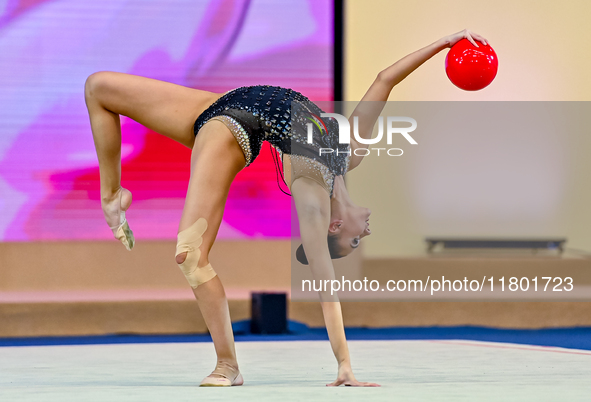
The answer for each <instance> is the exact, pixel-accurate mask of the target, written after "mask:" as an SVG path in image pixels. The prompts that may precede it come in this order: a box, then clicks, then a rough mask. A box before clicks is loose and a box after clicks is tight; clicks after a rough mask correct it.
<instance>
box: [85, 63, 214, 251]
mask: <svg viewBox="0 0 591 402" xmlns="http://www.w3.org/2000/svg"><path fill="white" fill-rule="evenodd" d="M84 94H85V99H86V106H87V108H88V114H89V117H90V125H91V129H92V135H93V138H94V144H95V147H96V152H97V156H98V160H99V169H100V180H101V206H102V208H103V212H104V215H105V219H106V221H107V223H108V224H109V226H110V227H111V229H112V230H113V234H114V235H115V237H117V238H118V239H119V240H121V241H122V243H123V244H124V245H125V246H126V247H127V248H128V249H130V248H131V247H133V235H132V234H131V230H128V229H129V228H128V225H127V222H126V221H125V211H126V210H127V209H128V208H129V206H130V205H131V192H129V191H128V190H126V189H124V188H122V187H121V126H120V119H119V115H124V116H127V117H129V118H131V119H133V120H135V121H137V122H138V123H140V124H142V125H143V126H145V127H147V128H149V129H151V130H153V131H156V132H157V133H160V134H162V135H164V136H166V137H168V138H171V139H173V140H175V141H177V142H180V143H181V144H183V145H185V146H187V147H189V148H192V147H193V142H194V140H195V135H194V133H193V124H194V122H195V120H196V119H197V117H198V116H199V115H200V114H201V112H203V110H205V108H207V107H208V106H209V105H210V104H211V103H213V101H214V100H215V99H217V98H218V97H219V94H215V93H212V92H207V91H199V90H196V89H192V88H186V87H183V86H180V85H175V84H171V83H168V82H163V81H158V80H154V79H150V78H145V77H139V76H136V75H131V74H124V73H116V72H109V71H101V72H98V73H94V74H92V75H91V76H89V77H88V79H87V80H86V84H85V88H84Z"/></svg>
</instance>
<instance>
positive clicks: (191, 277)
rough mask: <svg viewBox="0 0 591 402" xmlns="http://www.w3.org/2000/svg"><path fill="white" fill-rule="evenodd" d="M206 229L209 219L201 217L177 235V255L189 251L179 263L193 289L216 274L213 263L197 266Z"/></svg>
mask: <svg viewBox="0 0 591 402" xmlns="http://www.w3.org/2000/svg"><path fill="white" fill-rule="evenodd" d="M206 230H207V221H206V220H205V219H204V218H199V219H198V220H197V222H195V223H194V224H193V225H192V226H190V227H189V228H187V229H185V230H183V231H181V232H180V233H179V234H178V237H177V244H176V255H179V254H181V253H187V257H186V258H185V261H184V262H183V263H182V264H177V265H178V266H179V268H180V269H181V271H183V274H185V277H186V278H187V281H189V285H191V287H192V288H193V289H194V288H196V287H197V286H199V285H201V284H202V283H205V282H207V281H209V280H211V279H213V277H214V276H216V273H215V271H214V270H213V268H212V267H211V264H207V265H206V266H204V267H198V266H197V265H198V264H199V258H200V257H201V250H199V247H200V246H201V243H203V234H204V233H205V231H206Z"/></svg>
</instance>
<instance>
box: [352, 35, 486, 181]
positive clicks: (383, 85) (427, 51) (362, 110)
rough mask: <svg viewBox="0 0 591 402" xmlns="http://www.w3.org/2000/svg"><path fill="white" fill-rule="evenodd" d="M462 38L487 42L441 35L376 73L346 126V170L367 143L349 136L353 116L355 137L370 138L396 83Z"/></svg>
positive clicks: (358, 159)
mask: <svg viewBox="0 0 591 402" xmlns="http://www.w3.org/2000/svg"><path fill="white" fill-rule="evenodd" d="M463 38H467V39H468V40H469V41H470V42H472V44H474V45H475V46H476V47H478V44H477V43H476V42H475V39H476V40H478V41H480V42H482V43H484V44H485V45H486V43H487V41H486V39H484V38H483V37H482V36H480V35H478V34H476V33H474V32H471V31H469V30H467V29H464V30H463V31H460V32H457V33H455V34H452V35H448V36H445V37H443V38H441V39H439V40H438V41H436V42H433V43H432V44H430V45H429V46H426V47H424V48H422V49H419V50H417V51H416V52H414V53H411V54H409V55H407V56H405V57H403V58H402V59H400V60H398V61H397V62H396V63H394V64H392V65H391V66H390V67H388V68H386V69H384V70H382V71H380V73H378V76H377V77H376V79H375V80H374V82H373V83H372V84H371V86H370V87H369V89H368V90H367V92H366V93H365V95H364V96H363V98H362V99H361V102H359V104H358V105H357V107H356V108H355V110H354V111H353V113H352V114H351V117H350V118H349V123H350V126H351V151H352V154H351V161H350V163H349V170H351V169H354V168H356V167H357V166H358V165H359V164H360V163H361V161H362V160H363V157H364V155H365V154H364V153H362V154H361V155H355V153H354V152H355V149H357V148H367V147H368V144H360V143H359V142H357V141H356V140H355V137H354V136H353V117H354V116H357V117H358V123H359V131H358V132H359V136H360V137H361V138H364V139H369V138H371V135H372V131H373V127H374V125H375V123H376V121H377V119H378V117H379V115H380V113H381V112H382V110H383V108H384V106H385V105H386V101H387V100H388V96H389V95H390V92H391V91H392V89H393V88H394V86H396V85H397V84H398V83H399V82H401V81H402V80H403V79H405V78H406V77H407V76H408V75H409V74H410V73H412V72H413V71H414V70H416V69H417V68H418V67H419V66H420V65H421V64H423V63H424V62H426V61H427V60H429V59H430V58H431V57H433V56H435V55H436V54H437V53H439V52H440V51H442V50H443V49H445V48H449V47H452V46H453V45H454V44H456V43H457V42H458V41H460V40H461V39H463Z"/></svg>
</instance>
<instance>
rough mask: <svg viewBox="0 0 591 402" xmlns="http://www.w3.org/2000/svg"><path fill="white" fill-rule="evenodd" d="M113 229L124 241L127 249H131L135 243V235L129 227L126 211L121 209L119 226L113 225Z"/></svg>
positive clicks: (119, 238) (116, 236)
mask: <svg viewBox="0 0 591 402" xmlns="http://www.w3.org/2000/svg"><path fill="white" fill-rule="evenodd" d="M111 230H112V231H113V234H114V235H115V238H116V239H117V240H119V241H120V242H121V243H123V245H124V246H125V248H126V249H127V250H129V251H131V249H132V248H133V246H134V245H135V237H134V236H133V232H132V231H131V229H130V228H129V223H127V219H125V211H121V212H120V214H119V226H111Z"/></svg>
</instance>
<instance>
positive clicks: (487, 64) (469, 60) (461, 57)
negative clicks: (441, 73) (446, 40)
mask: <svg viewBox="0 0 591 402" xmlns="http://www.w3.org/2000/svg"><path fill="white" fill-rule="evenodd" d="M476 43H478V46H479V47H475V46H474V45H473V44H472V43H470V41H469V40H468V39H466V38H464V39H462V40H460V41H458V42H457V43H456V44H455V45H453V46H452V47H451V49H450V50H449V52H448V53H447V56H446V57H445V72H446V73H447V77H448V78H449V79H450V81H451V82H453V84H454V85H455V86H457V87H458V88H460V89H463V90H466V91H478V90H480V89H482V88H484V87H486V86H488V85H489V84H490V83H491V82H492V80H494V78H495V76H496V75H497V69H498V67H499V61H498V59H497V54H496V53H495V51H494V50H493V48H492V47H490V45H488V44H487V45H486V46H485V45H483V44H482V42H479V41H476Z"/></svg>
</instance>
